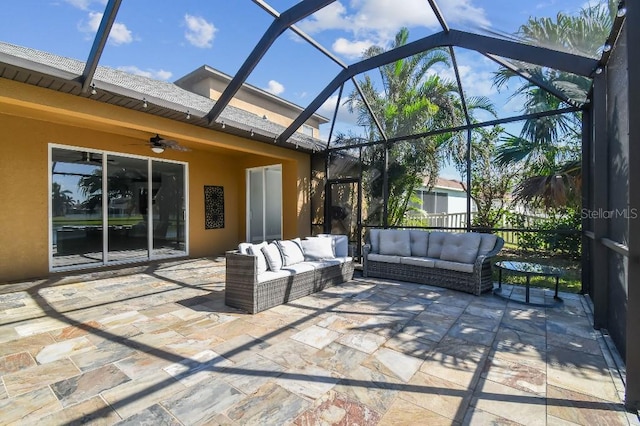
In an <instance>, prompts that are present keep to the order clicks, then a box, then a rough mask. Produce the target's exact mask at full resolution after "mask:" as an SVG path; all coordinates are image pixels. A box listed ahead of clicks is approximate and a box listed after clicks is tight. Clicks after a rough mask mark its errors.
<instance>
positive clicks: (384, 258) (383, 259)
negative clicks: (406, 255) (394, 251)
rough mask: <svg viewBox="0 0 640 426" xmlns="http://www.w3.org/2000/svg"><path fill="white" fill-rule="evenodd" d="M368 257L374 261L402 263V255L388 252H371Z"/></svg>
mask: <svg viewBox="0 0 640 426" xmlns="http://www.w3.org/2000/svg"><path fill="white" fill-rule="evenodd" d="M367 259H368V260H370V261H372V262H384V263H400V259H401V258H400V256H388V255H386V254H377V253H369V256H367Z"/></svg>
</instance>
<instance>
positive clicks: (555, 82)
mask: <svg viewBox="0 0 640 426" xmlns="http://www.w3.org/2000/svg"><path fill="white" fill-rule="evenodd" d="M616 9H617V4H616V2H614V1H611V0H609V2H608V4H607V5H606V7H604V6H602V5H597V6H591V7H586V8H584V9H582V10H581V11H580V13H579V14H578V15H575V16H572V15H567V14H564V13H562V12H561V13H558V15H557V16H556V17H555V19H552V18H534V17H531V18H529V20H528V21H527V23H525V24H524V25H522V26H521V27H520V29H519V30H518V33H517V36H519V37H520V38H521V39H523V40H524V41H525V42H529V43H531V44H535V45H541V46H546V47H551V48H555V49H561V50H565V51H568V52H570V53H575V54H580V55H583V56H591V57H594V56H596V55H598V54H600V53H601V45H602V41H603V40H606V39H607V37H608V35H609V32H610V31H611V27H612V24H613V19H614V17H615V13H616ZM518 66H519V67H520V68H521V69H523V70H525V71H527V72H528V73H530V74H531V75H532V76H534V77H535V78H536V79H538V80H539V81H542V82H544V83H546V84H547V85H550V86H553V87H555V88H556V89H558V90H560V91H561V92H563V93H564V94H565V95H566V96H567V98H569V99H570V100H572V101H575V102H576V103H578V104H580V103H584V102H585V100H586V97H587V92H588V90H589V89H590V87H591V80H590V79H589V78H587V77H581V76H576V75H574V74H570V73H566V72H561V71H557V70H552V69H548V68H542V67H540V66H536V65H531V64H526V63H518ZM516 75H517V74H516V73H514V72H513V71H511V70H508V69H501V70H500V71H499V72H497V73H496V75H495V78H494V82H495V84H496V85H497V86H498V87H503V86H505V85H506V84H507V83H509V82H511V81H512V80H513V77H515V76H516ZM512 96H514V97H515V96H524V98H525V103H524V105H523V113H525V114H530V113H535V112H542V111H549V110H555V109H560V108H562V107H566V106H569V105H567V104H566V103H565V102H564V101H562V100H560V99H559V98H557V97H555V96H554V95H551V94H550V93H549V92H547V91H545V90H543V89H541V88H540V87H538V86H536V85H534V84H533V83H530V82H528V81H527V82H524V83H522V84H521V85H520V86H518V87H517V88H516V90H515V91H514V94H513V95H512ZM580 126H581V117H580V113H568V114H562V115H554V116H549V117H544V118H538V119H529V120H527V121H526V122H525V124H524V126H523V128H522V131H521V133H520V135H507V137H505V138H503V139H502V141H501V142H502V146H501V147H500V149H499V152H498V155H497V160H498V161H499V162H501V163H503V164H513V163H520V166H521V167H522V168H523V169H524V170H525V171H526V173H525V176H526V177H525V179H524V180H522V181H521V182H520V183H519V184H518V185H517V186H516V188H515V190H514V196H515V198H516V199H519V200H522V201H524V202H527V203H533V204H542V205H545V206H547V207H559V206H563V205H566V204H569V205H576V206H577V204H578V203H579V202H580V199H579V193H580V187H579V185H580V183H581V179H580V174H581V169H580V140H581V127H580Z"/></svg>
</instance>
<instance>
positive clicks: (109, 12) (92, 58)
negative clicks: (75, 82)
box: [80, 0, 122, 93]
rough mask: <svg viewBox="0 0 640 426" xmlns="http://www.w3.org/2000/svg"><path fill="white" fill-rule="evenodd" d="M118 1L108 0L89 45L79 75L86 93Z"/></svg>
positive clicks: (117, 7) (114, 16)
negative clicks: (88, 50) (89, 47)
mask: <svg viewBox="0 0 640 426" xmlns="http://www.w3.org/2000/svg"><path fill="white" fill-rule="evenodd" d="M120 3H122V0H109V2H108V3H107V5H106V6H105V8H104V13H103V14H102V20H101V21H100V26H99V27H98V32H96V36H95V38H94V39H93V46H91V51H90V52H89V57H88V58H87V63H86V64H85V66H84V71H82V75H81V76H80V84H82V89H81V90H82V93H87V91H88V90H89V85H91V81H92V80H93V75H94V74H95V72H96V68H98V62H99V61H100V57H101V56H102V51H103V50H104V46H105V44H107V39H108V38H109V33H110V32H111V27H112V26H113V23H114V22H115V20H116V15H117V14H118V9H119V8H120Z"/></svg>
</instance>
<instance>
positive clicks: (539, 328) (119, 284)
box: [0, 259, 638, 425]
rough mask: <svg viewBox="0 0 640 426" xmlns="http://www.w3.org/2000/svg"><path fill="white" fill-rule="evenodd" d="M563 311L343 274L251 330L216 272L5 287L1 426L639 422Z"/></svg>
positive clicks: (576, 316)
mask: <svg viewBox="0 0 640 426" xmlns="http://www.w3.org/2000/svg"><path fill="white" fill-rule="evenodd" d="M510 290H511V287H510V286H504V285H503V292H506V293H508V292H509V291H510ZM513 291H516V292H517V291H520V289H515V290H513ZM562 296H563V298H564V303H563V304H562V305H560V306H557V307H553V308H536V307H530V306H526V305H522V304H519V303H515V302H512V301H507V300H504V299H501V298H499V297H496V296H494V295H492V294H486V295H483V296H481V297H475V296H472V295H467V294H464V293H460V292H455V291H450V290H445V289H441V288H438V287H431V286H424V285H418V284H411V283H402V282H393V281H387V280H378V279H366V278H362V277H355V278H354V279H353V280H352V281H351V282H348V283H345V284H343V285H341V286H338V287H334V288H331V289H328V290H325V291H323V292H321V293H317V294H314V295H312V296H308V297H305V298H302V299H299V300H296V301H294V302H292V303H289V304H287V305H283V306H279V307H276V308H273V309H270V310H268V311H266V312H262V313H260V314H257V315H249V314H244V313H242V312H239V311H237V310H234V309H232V308H229V307H227V306H225V304H224V259H189V260H182V261H172V262H163V263H158V264H152V265H146V266H144V267H135V268H133V267H132V268H128V269H122V270H111V271H104V272H100V273H85V274H69V275H67V276H64V277H59V278H51V279H48V280H41V281H33V282H24V283H15V284H7V285H3V286H0V376H1V381H2V383H1V386H0V424H14V423H16V424H30V425H33V424H37V425H47V424H114V423H118V424H132V425H138V424H152V425H161V424H166V425H178V424H185V425H203V424H230V425H234V424H238V425H240V424H241V425H246V424H256V425H281V424H290V423H293V424H297V425H311V424H314V425H315V424H359V425H375V424H387V425H389V424H391V425H401V424H410V425H416V424H424V425H440V424H443V425H444V424H446V425H448V424H509V425H516V424H522V425H545V424H549V425H557V424H558V425H569V424H584V425H596V424H607V425H627V424H635V425H637V424H638V418H637V415H632V414H630V413H627V412H625V411H624V410H623V406H622V404H621V397H623V391H624V386H623V384H622V381H621V378H620V376H619V374H618V370H617V369H616V368H614V367H615V362H614V361H615V359H616V354H615V352H614V353H613V354H612V353H611V352H609V350H608V349H607V347H608V346H607V338H606V337H603V336H602V335H601V333H599V332H597V331H595V330H593V328H592V327H591V325H590V324H591V319H590V310H589V306H588V304H587V303H586V301H585V299H584V298H583V297H581V296H579V295H574V294H563V295H562ZM536 297H547V298H548V297H549V296H548V295H547V296H542V295H538V296H536Z"/></svg>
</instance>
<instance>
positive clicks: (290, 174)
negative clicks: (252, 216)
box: [0, 79, 310, 283]
mask: <svg viewBox="0 0 640 426" xmlns="http://www.w3.org/2000/svg"><path fill="white" fill-rule="evenodd" d="M0 129H2V132H0V195H1V199H2V200H3V205H4V208H2V209H0V283H4V282H8V281H14V280H20V279H27V278H36V277H44V276H47V275H48V274H49V265H48V261H49V259H48V256H49V246H48V245H49V237H48V232H49V217H48V203H49V196H50V190H49V188H48V168H49V164H48V149H49V144H50V143H55V144H62V145H70V146H76V147H86V148H94V149H100V150H105V151H112V152H119V153H125V154H127V153H128V154H135V155H143V156H149V157H158V158H164V159H171V160H177V161H182V162H185V163H187V164H188V168H189V176H188V182H189V252H190V256H192V257H199V256H210V255H219V254H223V253H224V251H226V250H229V249H232V248H234V247H236V245H237V243H238V242H239V241H242V240H244V236H245V233H246V230H245V214H246V209H245V169H246V168H247V167H256V166H262V165H270V164H282V167H283V223H284V229H283V234H284V237H285V238H289V237H294V236H305V235H309V234H310V225H309V223H310V219H309V212H308V210H309V209H308V203H309V202H308V196H305V195H304V194H300V193H299V191H300V189H301V188H304V187H305V185H307V184H308V176H309V173H310V164H309V157H308V155H306V154H303V153H300V152H297V151H294V150H288V149H283V148H280V147H276V146H273V145H269V144H264V143H260V142H255V141H251V140H248V139H243V138H239V137H236V136H231V135H227V134H224V133H220V132H215V131H213V130H210V129H204V128H200V127H196V126H192V125H189V124H186V123H178V122H174V121H172V120H168V119H164V118H158V117H155V116H152V115H150V114H146V113H143V112H136V111H131V110H127V109H124V108H120V107H116V106H111V105H106V104H102V103H99V102H95V101H93V100H90V99H84V98H79V97H77V96H72V95H64V94H60V93H57V92H54V91H50V90H46V89H40V88H36V87H33V86H29V85H25V84H21V83H16V82H12V81H8V80H3V79H0ZM156 132H158V133H160V134H161V135H163V136H164V137H167V138H171V139H176V140H178V141H179V142H180V143H182V144H184V145H186V146H189V147H190V148H191V149H192V151H191V152H178V151H172V150H166V151H165V152H164V153H163V154H159V155H158V154H153V153H152V152H151V151H150V149H149V148H148V146H146V145H145V143H146V141H147V140H148V138H149V137H150V136H152V135H153V134H155V133H156ZM204 185H222V186H223V187H224V195H225V227H224V228H223V229H212V230H205V229H204V189H203V186H204ZM305 197H306V198H305Z"/></svg>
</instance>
